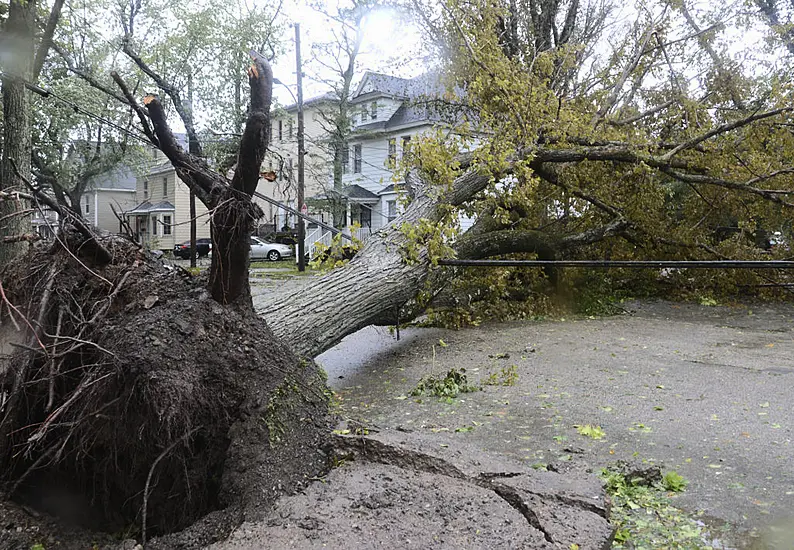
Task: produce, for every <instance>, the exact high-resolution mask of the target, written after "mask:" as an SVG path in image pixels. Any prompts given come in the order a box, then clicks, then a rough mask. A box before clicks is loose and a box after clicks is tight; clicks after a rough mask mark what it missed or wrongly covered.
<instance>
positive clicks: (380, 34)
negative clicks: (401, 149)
mask: <svg viewBox="0 0 794 550" xmlns="http://www.w3.org/2000/svg"><path fill="white" fill-rule="evenodd" d="M328 1H329V3H330V2H334V0H328ZM283 9H284V13H285V15H286V16H287V19H288V20H289V21H290V22H295V21H296V22H298V23H300V29H301V57H302V59H303V64H304V70H303V73H304V80H303V88H304V91H303V96H304V99H308V98H310V97H313V96H316V95H319V94H322V93H324V92H326V91H328V88H327V87H326V86H324V85H322V84H320V83H318V82H316V81H314V80H313V79H312V78H311V76H312V75H313V74H316V73H317V71H318V70H319V67H318V66H317V64H312V60H311V58H312V48H311V45H312V44H313V43H315V42H327V41H328V40H330V39H331V35H330V33H329V32H328V27H329V22H327V21H326V19H325V16H323V15H322V14H320V13H318V12H317V11H315V10H313V9H311V8H309V7H307V6H306V2H305V1H301V0H285V3H284V8H283ZM284 38H285V41H284V42H285V44H284V45H285V48H286V52H285V54H284V55H282V56H281V57H279V58H278V59H276V60H275V63H274V64H273V75H274V76H275V78H277V79H279V80H280V81H281V82H283V83H284V84H286V85H287V86H289V87H290V89H291V90H292V93H293V94H295V93H296V88H295V85H296V74H297V73H296V67H295V30H294V28H292V27H290V28H288V29H285V32H284ZM422 51H423V48H422V42H421V39H420V36H419V30H418V28H417V27H416V26H415V25H414V24H412V23H410V22H406V21H405V20H404V18H400V17H398V15H397V14H396V13H395V12H393V11H391V10H380V11H378V12H375V13H372V14H371V15H370V16H368V17H367V19H366V22H365V27H364V42H363V44H362V47H361V54H360V56H359V58H358V59H359V64H358V65H359V67H358V70H357V78H356V83H357V82H358V80H359V79H360V78H361V76H362V75H363V74H364V71H365V70H374V71H379V72H384V73H387V74H393V75H395V76H402V77H413V76H417V75H419V74H421V73H423V72H425V71H426V70H427V67H426V66H425V63H424V58H422V57H421V56H420V55H417V54H418V53H419V52H422ZM273 94H274V98H276V99H277V100H278V101H279V103H281V104H282V105H288V104H291V103H293V102H294V101H293V99H292V96H291V95H290V93H289V92H288V91H287V90H285V89H284V86H278V85H277V86H275V88H274V90H273Z"/></svg>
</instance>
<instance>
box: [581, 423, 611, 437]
mask: <svg viewBox="0 0 794 550" xmlns="http://www.w3.org/2000/svg"><path fill="white" fill-rule="evenodd" d="M576 431H577V432H579V435H583V436H584V437H589V438H591V439H604V438H605V437H606V435H607V434H606V432H605V431H604V430H602V429H601V426H593V425H590V424H585V425H584V426H576Z"/></svg>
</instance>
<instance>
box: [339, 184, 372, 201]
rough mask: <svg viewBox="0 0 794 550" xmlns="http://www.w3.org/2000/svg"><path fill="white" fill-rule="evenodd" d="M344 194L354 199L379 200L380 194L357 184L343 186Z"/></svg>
mask: <svg viewBox="0 0 794 550" xmlns="http://www.w3.org/2000/svg"><path fill="white" fill-rule="evenodd" d="M342 194H343V195H345V196H346V197H347V198H348V199H351V200H353V201H356V200H359V201H365V200H375V201H377V200H378V196H377V195H376V194H375V193H373V192H372V191H369V190H367V189H364V188H363V187H361V186H360V185H356V184H353V185H348V186H346V187H343V188H342Z"/></svg>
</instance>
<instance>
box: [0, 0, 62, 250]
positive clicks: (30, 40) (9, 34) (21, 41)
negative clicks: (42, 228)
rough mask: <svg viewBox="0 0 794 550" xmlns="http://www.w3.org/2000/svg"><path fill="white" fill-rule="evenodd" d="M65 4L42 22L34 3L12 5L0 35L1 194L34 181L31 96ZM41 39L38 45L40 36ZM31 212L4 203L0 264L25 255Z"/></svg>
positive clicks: (58, 3)
mask: <svg viewBox="0 0 794 550" xmlns="http://www.w3.org/2000/svg"><path fill="white" fill-rule="evenodd" d="M62 7H63V0H55V2H54V3H53V5H52V8H51V9H50V10H49V12H46V13H48V14H49V15H48V16H46V17H45V18H44V19H40V17H41V13H40V12H39V8H40V4H39V2H37V1H36V0H11V1H10V2H9V3H8V10H7V17H6V18H5V20H4V21H3V28H2V34H1V35H0V51H2V52H3V53H2V59H1V60H0V61H1V63H2V69H3V91H2V95H3V157H2V161H0V191H5V192H14V191H22V190H24V189H25V184H24V180H25V179H26V178H27V179H30V154H31V141H30V116H31V115H30V92H29V91H28V90H27V86H29V85H35V83H36V81H37V80H38V77H39V74H40V73H41V70H42V67H43V66H44V62H45V60H46V59H47V56H48V54H49V51H50V46H51V43H52V37H53V34H54V33H55V29H56V27H57V25H58V20H59V19H60V15H61V8H62ZM37 36H38V38H39V39H38V41H37V40H36V37H37ZM29 214H30V210H29V209H28V208H27V207H26V206H25V205H24V203H23V201H19V200H17V201H10V200H7V201H0V236H2V237H3V239H2V241H0V264H2V263H4V262H8V261H10V260H11V259H12V258H14V257H15V256H18V255H19V254H20V253H22V251H23V250H24V246H23V243H22V241H24V240H26V238H27V237H28V235H27V234H28V231H29V228H30V223H29V220H30V216H29Z"/></svg>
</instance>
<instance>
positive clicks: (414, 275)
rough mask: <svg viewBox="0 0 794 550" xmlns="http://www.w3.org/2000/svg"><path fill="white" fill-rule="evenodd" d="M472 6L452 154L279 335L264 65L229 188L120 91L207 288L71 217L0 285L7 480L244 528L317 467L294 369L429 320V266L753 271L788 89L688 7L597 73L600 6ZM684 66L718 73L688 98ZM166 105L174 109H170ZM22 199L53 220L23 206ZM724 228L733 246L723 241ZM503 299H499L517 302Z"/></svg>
mask: <svg viewBox="0 0 794 550" xmlns="http://www.w3.org/2000/svg"><path fill="white" fill-rule="evenodd" d="M476 4H477V3H466V2H456V1H452V0H450V1H448V2H446V3H445V4H444V6H443V7H444V11H443V13H442V15H441V17H440V18H439V19H432V18H431V16H430V15H428V16H427V19H426V24H427V25H428V26H430V27H432V28H433V33H432V35H433V36H435V37H437V38H440V39H441V41H442V46H443V47H444V49H445V51H446V53H447V55H448V57H449V67H448V76H449V78H450V83H451V84H454V85H456V86H451V87H450V89H453V90H465V91H466V94H465V96H462V95H461V94H460V93H457V92H456V93H450V94H449V96H447V97H446V98H444V99H445V102H446V103H447V104H448V107H449V108H451V109H455V110H456V112H457V113H459V117H460V120H461V122H462V124H460V125H459V126H458V127H457V128H456V135H458V136H460V139H459V140H452V139H450V136H449V135H441V134H439V136H430V137H428V139H426V140H422V141H419V140H417V141H418V143H417V144H416V146H415V148H414V149H413V154H412V159H411V160H412V165H411V166H409V167H406V171H405V173H404V176H405V177H404V181H403V182H402V188H403V190H404V193H405V198H406V203H407V206H406V209H405V212H404V213H403V215H402V216H400V217H399V218H398V219H397V220H396V221H395V222H393V223H392V224H391V225H389V226H387V227H386V228H384V229H382V230H380V231H378V232H377V233H376V234H375V235H373V237H372V238H370V239H369V240H368V241H367V243H366V244H365V245H364V247H363V249H362V250H361V251H360V252H359V254H358V255H357V256H356V257H355V258H354V259H353V260H352V261H351V262H350V263H349V264H347V265H346V266H345V267H343V268H341V269H338V270H334V271H331V272H330V273H328V274H326V275H324V276H323V277H320V278H318V279H317V280H316V281H313V283H312V284H311V285H309V286H307V287H306V288H304V289H303V290H302V291H300V292H298V293H297V294H295V295H293V296H289V297H283V298H281V299H279V300H276V301H275V303H274V304H272V306H271V307H270V309H269V310H268V312H267V314H266V320H267V322H268V325H269V326H270V327H271V328H272V331H273V332H272V333H271V332H270V330H269V329H267V328H266V326H265V324H264V323H263V322H262V321H261V320H260V319H258V318H257V317H256V316H255V315H254V312H253V308H252V303H251V295H250V290H249V287H248V247H247V237H248V235H249V234H250V232H251V231H252V229H253V228H254V225H255V221H256V218H257V217H258V216H259V214H260V212H259V210H258V208H257V207H256V206H255V205H254V204H253V203H252V202H251V193H252V192H253V191H254V190H255V188H256V184H257V181H258V177H259V168H260V167H259V164H260V163H261V160H262V155H263V154H264V152H265V149H266V144H267V139H268V136H267V132H268V131H269V118H268V117H269V103H270V84H271V75H270V70H269V67H268V65H267V63H266V62H265V61H264V60H263V59H261V58H260V57H258V56H255V62H254V64H253V66H252V68H251V69H250V73H249V82H250V85H251V100H250V107H249V113H248V121H247V124H246V126H245V130H244V133H243V136H242V139H241V144H240V149H239V153H238V156H237V163H236V168H235V172H234V175H233V177H232V179H231V181H227V179H226V178H225V177H223V176H222V175H220V174H218V173H216V172H214V171H213V170H212V169H211V168H210V167H209V166H208V165H207V164H206V163H205V162H204V161H203V160H201V158H199V156H197V155H194V154H191V152H186V151H184V150H182V149H181V148H180V147H179V145H178V144H177V143H176V141H175V140H174V138H173V135H172V134H171V132H170V130H169V128H168V124H167V121H166V116H165V111H164V106H163V104H162V103H161V102H160V100H159V99H158V98H157V97H156V96H147V97H146V99H145V100H144V105H139V104H138V102H137V100H136V98H135V97H134V96H133V94H131V93H130V92H129V91H128V90H127V87H126V85H125V83H124V81H123V80H122V79H121V78H117V83H118V85H119V86H120V89H121V90H122V95H123V98H124V101H125V102H126V103H127V104H128V105H129V106H130V107H131V108H132V109H133V110H134V112H135V113H136V115H137V116H138V118H139V122H140V125H141V128H142V129H143V131H144V132H145V133H146V135H147V136H148V138H149V139H150V140H151V142H152V143H153V144H155V145H156V146H157V147H159V148H160V149H161V150H162V151H163V152H164V153H165V154H166V155H167V157H168V158H169V160H170V161H171V162H172V163H173V165H174V167H175V168H176V170H177V173H178V175H179V177H180V178H181V179H182V180H183V181H185V182H186V183H187V184H188V185H189V186H190V187H191V189H192V190H193V191H194V192H195V194H196V196H197V197H198V198H199V200H201V201H203V202H204V203H205V204H206V205H207V207H208V209H209V210H210V211H211V215H212V220H213V227H212V236H213V240H214V243H215V248H214V255H213V260H212V265H211V268H210V274H209V279H208V281H207V282H206V290H205V288H204V287H203V286H202V285H201V283H200V282H197V281H195V280H194V279H193V278H192V277H189V276H187V274H184V273H181V274H180V272H179V271H178V270H170V271H169V270H168V269H167V268H166V267H164V266H162V265H160V264H158V263H157V262H153V261H152V260H151V258H149V257H147V256H146V254H145V253H144V252H142V251H141V250H139V248H138V247H137V246H135V245H134V244H132V243H131V242H129V241H128V240H125V239H122V238H105V237H99V236H98V235H96V234H95V233H94V232H93V231H92V230H91V228H90V227H86V226H85V224H84V223H82V222H81V221H80V220H79V219H77V218H76V217H72V216H70V215H69V209H68V208H62V212H63V214H64V216H63V218H64V220H65V221H64V227H63V230H62V231H61V232H60V234H59V236H58V239H57V240H56V241H55V242H54V243H53V244H52V245H51V246H50V247H48V248H44V247H42V246H39V247H36V248H34V249H32V250H31V251H30V252H29V254H28V256H27V257H26V258H25V259H24V261H22V262H18V263H16V264H14V265H12V266H9V267H5V268H4V270H3V272H2V276H1V277H0V281H2V284H3V287H2V288H3V294H2V296H0V300H2V304H3V313H2V315H3V325H2V328H1V329H0V330H2V331H3V334H2V335H1V336H2V337H0V342H3V343H4V345H5V346H9V347H6V348H4V349H3V350H2V351H3V353H10V359H8V360H7V361H6V363H5V364H6V365H9V366H7V367H6V369H5V371H4V372H3V379H2V385H0V388H1V389H2V392H3V399H2V403H3V405H2V411H0V412H1V413H2V416H0V463H2V466H3V468H2V472H3V475H4V481H5V482H6V483H7V485H8V487H9V489H10V490H12V492H13V491H17V492H20V493H25V491H26V489H30V488H31V487H36V486H41V484H42V482H49V483H53V484H54V483H65V480H68V488H69V489H71V490H74V491H77V492H80V493H82V494H88V495H91V496H92V497H94V498H95V499H96V501H97V502H98V503H102V504H105V505H106V507H105V508H106V510H109V511H112V513H113V514H116V515H118V519H119V521H122V522H130V521H131V522H133V523H136V524H138V525H141V526H142V528H143V530H144V531H146V529H149V530H150V531H151V530H152V529H154V530H157V531H164V530H170V529H176V528H179V527H182V526H185V525H187V524H189V523H190V522H191V521H193V520H195V519H196V518H197V517H199V516H200V515H201V514H202V513H204V512H206V511H209V510H212V509H215V508H219V507H224V506H225V507H226V509H228V510H231V511H239V512H241V513H242V514H245V515H246V516H247V517H251V515H252V514H255V512H256V510H257V506H265V505H267V503H268V502H270V499H272V498H273V497H274V496H275V492H274V489H273V487H274V485H276V483H282V484H286V485H294V484H296V483H298V480H299V479H301V475H302V474H303V473H305V472H308V471H311V470H319V469H321V468H322V459H323V457H322V454H321V453H320V451H319V447H320V445H319V444H318V443H319V442H320V441H321V440H322V436H323V434H324V433H325V427H324V425H323V411H324V395H323V392H322V390H323V384H322V383H321V381H320V378H319V376H318V375H317V370H316V367H315V366H314V365H313V364H312V363H310V362H308V363H306V362H302V361H300V360H298V359H297V358H296V356H295V355H293V354H292V352H293V351H294V352H296V353H297V354H298V355H299V356H303V357H312V356H314V355H316V354H317V353H319V352H321V351H323V350H325V349H327V348H328V347H330V346H331V345H333V344H334V343H336V342H338V341H339V340H340V339H341V338H343V337H344V336H346V335H347V334H350V333H352V332H354V331H356V330H357V329H359V328H361V327H364V326H366V325H369V324H372V323H381V324H384V323H385V324H393V323H396V322H400V321H404V320H406V319H409V318H411V317H412V316H413V315H416V314H417V313H418V312H420V311H422V310H423V308H425V307H426V306H427V305H428V304H429V303H430V302H431V301H432V299H433V298H434V296H435V295H436V294H437V293H438V291H439V289H440V288H442V287H444V286H445V285H446V284H447V283H448V282H449V281H450V279H452V276H453V275H455V273H451V272H449V271H446V270H443V269H440V268H438V267H437V265H436V264H437V261H438V260H439V259H441V258H444V257H450V256H452V255H454V254H457V256H458V257H464V258H481V257H489V256H499V255H504V254H507V253H511V254H513V253H525V254H530V255H535V256H541V257H561V256H566V255H575V254H583V253H587V254H590V255H598V256H603V255H611V256H612V257H615V258H632V257H644V258H662V257H687V258H704V257H708V258H722V257H737V258H738V257H757V256H758V255H759V254H760V253H759V251H758V248H757V247H755V245H754V243H752V242H750V241H748V239H747V238H746V235H747V234H750V233H753V232H757V231H758V230H760V229H762V228H773V227H780V226H784V225H785V224H786V223H789V220H790V214H789V212H790V209H791V207H792V203H791V202H790V201H789V200H787V196H788V195H789V194H791V193H792V188H793V187H794V186H792V181H791V175H792V173H794V169H792V168H791V166H790V165H789V164H788V163H787V160H786V157H785V155H781V154H780V151H790V150H791V147H792V145H794V140H792V136H791V132H790V125H791V121H790V112H791V107H790V105H789V104H790V93H789V88H788V87H789V85H788V83H787V82H788V77H787V75H786V73H785V72H781V73H780V74H779V75H777V76H778V79H777V80H772V81H762V82H754V81H752V80H750V79H748V78H747V77H742V75H741V73H740V72H739V71H737V70H736V68H735V67H730V68H729V67H728V62H727V61H726V59H725V58H724V57H723V56H722V54H720V52H719V51H718V50H715V49H714V48H713V47H711V42H709V41H711V40H713V39H714V36H713V35H714V34H715V33H716V32H717V31H718V30H719V29H717V28H715V27H711V28H709V29H707V31H703V30H702V29H699V30H695V29H694V28H693V27H694V26H697V20H696V17H697V16H698V15H697V14H693V13H691V12H686V13H685V11H686V6H685V5H682V6H683V7H682V8H681V9H680V10H679V11H675V12H674V11H673V9H672V8H671V7H669V6H667V5H665V6H662V7H660V8H659V9H658V12H657V13H655V14H648V15H647V16H646V15H643V17H642V18H641V19H639V20H638V21H637V22H635V24H634V25H630V26H628V27H627V28H625V29H624V30H625V32H626V34H625V36H623V37H622V41H620V42H619V43H620V45H621V46H620V48H618V49H617V50H615V51H614V52H611V53H610V54H609V56H610V57H611V59H610V62H609V63H607V64H605V65H599V64H598V63H596V62H592V63H589V64H588V63H586V62H585V61H586V60H587V59H589V57H588V56H590V55H591V54H593V51H592V49H589V48H587V47H586V46H587V44H586V41H592V40H595V38H596V37H598V36H599V35H600V32H601V31H602V30H603V28H604V27H605V21H606V16H605V15H604V14H603V13H601V12H599V11H598V10H593V9H590V6H589V5H588V6H585V5H584V3H583V4H582V5H581V6H580V3H579V2H576V1H573V2H570V3H567V4H564V5H565V9H562V8H561V6H562V4H560V3H558V2H538V3H531V4H532V9H531V11H530V12H529V13H524V12H520V13H519V12H518V10H517V8H516V6H515V3H510V2H507V3H505V5H503V6H499V5H495V4H493V3H491V4H487V5H485V4H484V3H483V5H476ZM593 5H596V4H595V3H594V4H593ZM599 5H600V4H599ZM427 13H429V14H434V13H435V12H434V11H433V10H428V11H427ZM672 15H676V18H673V17H672ZM693 23H694V24H693ZM676 31H678V32H681V33H682V34H680V35H676V34H674V32H676ZM709 33H712V34H709ZM701 40H705V42H701ZM692 44H697V45H698V46H699V47H698V48H692ZM700 46H702V47H700ZM706 46H709V47H706ZM124 47H125V48H127V50H129V52H127V55H128V56H129V57H130V58H131V59H132V60H133V61H134V62H135V63H136V64H137V65H138V66H139V67H140V68H141V70H143V71H144V72H146V69H145V67H146V64H145V61H144V60H143V59H141V58H140V57H139V56H138V58H137V59H136V58H135V55H134V54H135V52H134V49H133V44H132V43H131V42H127V43H126V44H125V46H124ZM710 50H711V51H710ZM692 51H697V52H700V53H702V56H696V58H695V59H693V58H692V57H691V56H692ZM711 52H714V55H712V53H711ZM687 63H688V64H695V63H697V64H701V65H702V66H703V67H704V70H703V73H702V74H703V75H705V76H703V77H702V79H701V80H699V81H698V85H697V86H693V87H692V89H689V88H687V86H686V84H685V83H686V78H685V76H687V75H686V74H685V71H684V69H681V68H680V67H682V66H683V64H687ZM677 67H678V68H677ZM147 74H148V73H147ZM150 76H151V75H150ZM652 76H653V77H654V78H651V77H652ZM646 81H647V82H646ZM161 89H163V91H164V93H165V94H166V95H167V96H169V98H170V99H171V101H172V102H173V103H174V105H175V107H176V108H177V111H178V110H179V109H180V108H181V106H182V104H181V102H180V100H179V95H178V93H175V92H176V90H175V89H173V88H161ZM180 115H181V113H180ZM442 138H443V139H442ZM475 144H476V146H475ZM464 146H465V147H464ZM465 150H468V152H465ZM771 182H775V185H774V186H772V185H771ZM7 198H13V197H7ZM29 198H30V199H31V200H33V201H35V200H40V201H43V200H45V198H44V196H43V195H41V193H39V192H38V190H37V189H36V188H35V185H33V184H32V183H31V191H30V194H29ZM56 207H57V205H56ZM460 210H464V211H468V212H470V213H476V214H477V215H478V218H477V222H476V224H475V225H474V227H473V228H472V229H471V230H469V232H468V233H467V234H465V235H455V234H454V230H453V225H454V220H455V219H456V217H457V213H458V211H460ZM722 226H728V227H731V228H733V227H734V226H735V229H736V231H735V232H731V233H729V234H728V237H727V238H726V237H725V236H724V235H722V236H720V235H719V232H718V229H719V228H720V227H722ZM754 255H755V256H754ZM512 275H515V273H513V274H512ZM498 277H500V278H501V280H502V282H499V283H494V282H491V283H489V284H491V286H493V287H495V288H504V284H505V283H504V282H503V281H504V280H505V279H507V277H505V276H503V275H499V276H498ZM14 324H16V325H18V327H15V326H14ZM286 342H289V345H290V347H291V348H292V351H290V350H288V349H287V347H286V344H285V343H286ZM10 365H13V368H11V367H10ZM309 449H311V451H309ZM298 456H300V459H297V458H296V457H298ZM184 502H188V503H189V504H188V505H187V506H185V505H184ZM147 518H149V519H147ZM151 518H156V522H154V520H153V519H151ZM107 519H114V518H107ZM144 536H145V533H144Z"/></svg>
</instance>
